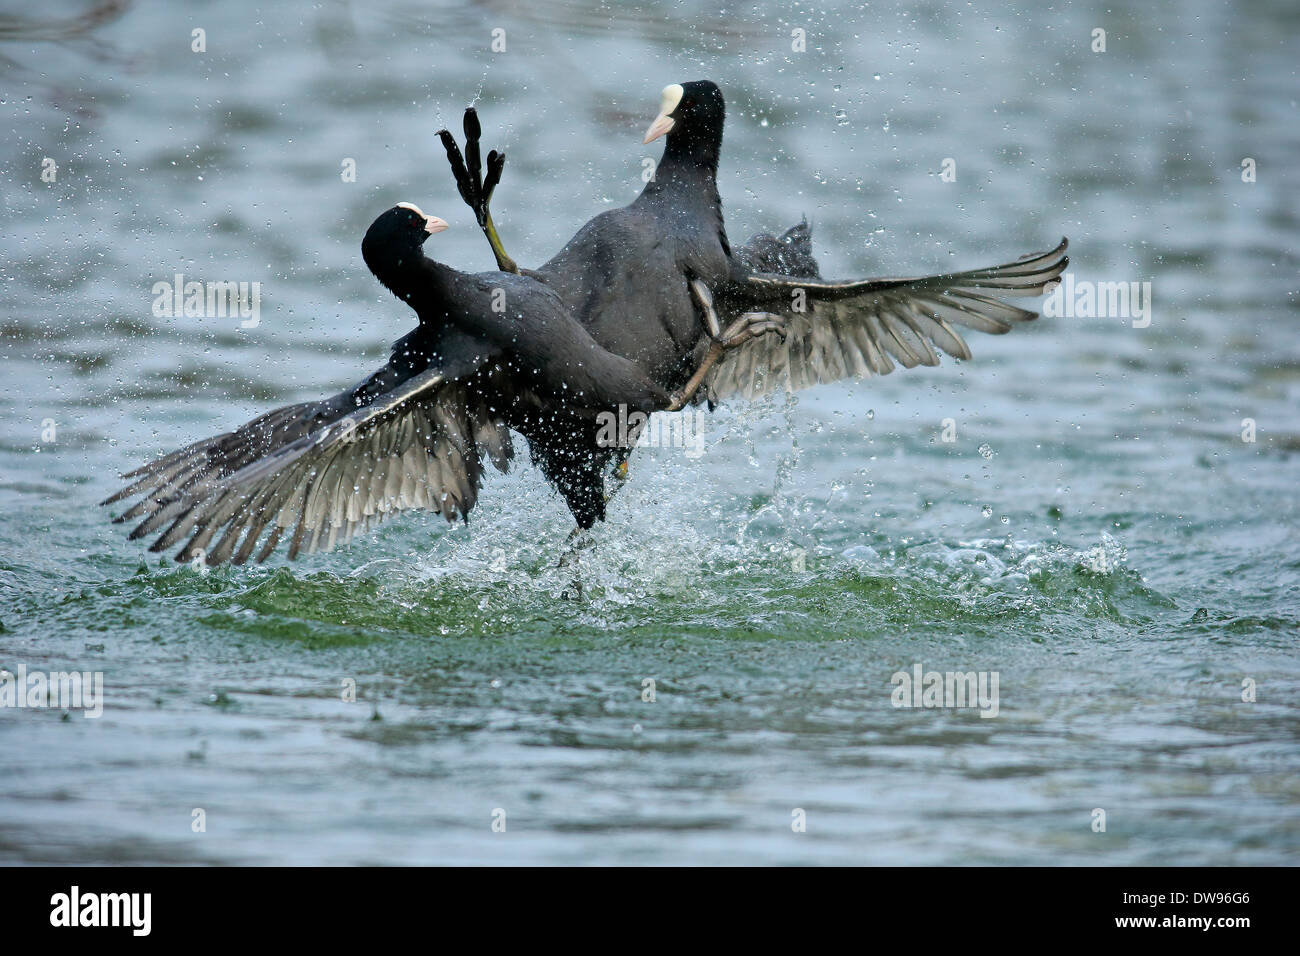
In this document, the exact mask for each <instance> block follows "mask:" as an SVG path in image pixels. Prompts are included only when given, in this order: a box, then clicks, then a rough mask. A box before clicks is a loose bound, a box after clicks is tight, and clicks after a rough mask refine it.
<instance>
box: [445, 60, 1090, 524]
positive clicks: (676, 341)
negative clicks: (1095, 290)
mask: <svg viewBox="0 0 1300 956" xmlns="http://www.w3.org/2000/svg"><path fill="white" fill-rule="evenodd" d="M472 112H473V111H472V110H471V111H468V112H467V121H466V135H467V138H468V139H474V138H476V137H477V135H478V132H479V123H478V118H477V116H476V115H475V116H474V117H473V119H472V121H471V120H470V119H469V114H470V113H472ZM725 119H726V107H725V103H724V101H723V97H722V93H721V91H720V90H719V89H718V87H717V86H716V85H715V84H714V83H712V82H710V81H708V80H699V81H695V82H691V83H683V84H679V85H678V84H674V85H672V86H669V87H666V88H665V89H664V91H663V94H662V100H661V104H660V113H659V116H657V117H656V119H655V121H654V122H653V123H652V125H651V127H650V129H649V131H648V132H647V134H646V137H645V141H646V142H647V143H648V142H651V141H652V140H654V139H656V138H658V137H659V136H662V135H666V137H667V139H666V143H665V147H664V153H663V158H662V160H661V161H660V162H659V164H658V166H657V167H656V169H655V171H654V177H653V178H652V179H651V180H650V182H648V183H647V184H646V186H645V188H644V189H643V190H642V192H641V194H640V195H639V196H638V197H637V198H636V199H635V200H634V201H633V202H632V203H631V204H629V205H627V206H625V207H623V208H621V209H614V210H609V211H607V212H603V213H601V214H600V215H598V216H596V217H595V218H593V219H591V220H590V221H589V222H588V223H587V224H586V225H585V226H583V227H582V228H581V229H580V230H579V231H578V232H577V234H576V235H574V237H573V238H572V239H570V240H569V242H568V243H567V244H566V245H565V246H564V248H563V249H561V250H560V252H559V253H558V254H557V255H556V256H555V257H554V258H552V259H551V260H550V261H548V262H546V263H545V264H544V265H542V266H540V267H538V268H537V269H536V270H525V272H526V274H528V275H531V276H536V277H537V278H539V279H540V280H541V281H542V282H544V283H545V284H546V285H547V286H548V287H549V288H551V289H553V290H554V291H555V292H556V293H557V294H558V295H559V296H560V298H561V300H562V301H563V302H564V303H565V305H566V306H567V307H568V308H569V310H570V312H571V313H572V315H573V316H574V318H575V319H577V321H578V322H580V323H581V324H582V325H584V326H585V327H586V328H587V329H589V330H590V331H591V334H592V336H593V337H594V338H595V339H596V341H597V342H598V343H600V345H601V346H603V347H604V348H606V349H608V350H609V351H611V352H613V353H615V354H618V355H623V356H626V357H627V358H629V359H632V360H633V361H635V362H636V363H637V364H638V365H639V366H640V367H641V368H643V369H644V370H645V371H646V373H647V374H648V375H649V376H650V377H651V378H652V379H653V380H654V381H655V382H657V383H658V384H659V385H661V386H662V387H664V388H666V389H674V390H675V389H680V388H681V387H682V386H683V385H684V384H686V383H687V381H688V379H691V376H692V373H694V372H696V371H697V369H698V370H701V371H703V369H706V368H707V372H706V373H704V374H703V378H702V381H703V384H704V385H705V386H706V387H707V394H708V395H709V396H710V397H712V398H727V397H733V396H740V397H746V398H753V397H757V396H760V395H762V394H764V393H766V392H768V391H771V390H772V389H773V388H778V387H784V388H787V389H797V388H804V387H807V386H810V385H814V384H818V383H821V382H830V381H836V380H838V379H842V378H846V377H850V376H858V377H862V376H867V375H873V374H886V373H888V372H889V371H891V370H892V369H893V368H894V360H897V361H898V362H899V363H900V364H902V365H904V366H906V367H909V368H910V367H913V366H915V365H936V364H938V362H939V358H938V354H937V353H936V351H935V348H936V347H937V348H938V349H940V350H942V351H945V352H947V353H948V354H950V355H953V356H955V357H957V358H962V359H967V358H970V350H969V348H968V347H967V346H966V343H965V341H964V340H963V339H962V338H961V336H960V335H959V334H958V333H957V331H956V330H955V329H954V328H953V326H954V325H963V326H966V327H969V328H974V329H978V330H979V331H983V332H990V333H994V334H998V333H1002V332H1006V331H1008V330H1009V329H1010V328H1011V327H1012V324H1014V323H1018V322H1024V321H1028V320H1030V319H1033V318H1036V314H1035V313H1033V312H1030V311H1027V310H1024V309H1019V308H1017V307H1015V306H1012V305H1009V304H1007V303H1005V302H1001V301H999V300H998V299H996V298H993V297H991V295H990V294H989V293H990V292H993V293H996V294H998V295H1039V294H1041V293H1042V292H1043V291H1044V289H1045V288H1046V286H1047V285H1048V284H1049V283H1051V282H1052V281H1053V280H1055V279H1056V278H1057V277H1059V276H1060V274H1061V273H1062V272H1063V271H1064V269H1065V267H1066V265H1067V264H1068V262H1069V260H1068V259H1067V258H1066V257H1065V255H1064V253H1065V249H1066V242H1065V241H1064V240H1062V242H1061V244H1060V245H1059V246H1058V247H1057V248H1055V249H1053V250H1052V251H1051V252H1047V253H1042V254H1039V255H1035V256H1027V257H1025V258H1024V259H1022V260H1019V261H1017V262H1013V263H1008V264H1006V265H1002V266H996V267H992V268H988V269H976V270H972V271H969V272H959V273H951V274H944V275H936V276H924V277H919V278H906V279H869V280H855V281H849V282H838V281H828V280H824V279H822V278H821V274H820V269H819V268H818V265H817V261H816V259H815V257H814V256H813V253H812V242H811V230H810V229H809V227H808V225H807V222H806V221H805V222H803V223H800V224H799V225H797V226H795V227H793V228H791V229H790V230H788V231H787V232H786V233H785V234H784V235H782V236H781V237H780V238H777V237H774V236H770V235H759V236H755V237H754V238H753V239H751V240H750V241H749V242H748V243H747V244H745V245H744V246H742V247H740V248H738V249H735V250H733V249H732V247H731V244H730V242H729V241H728V238H727V231H726V226H725V223H724V220H723V214H722V202H721V198H720V196H719V194H718V185H717V171H718V162H719V156H720V152H721V148H722V131H723V126H724V123H725ZM443 139H444V143H445V144H447V145H448V153H449V156H451V157H452V165H453V169H454V170H456V173H457V180H458V182H460V183H461V184H462V195H464V194H465V192H466V189H465V185H464V184H465V183H466V181H467V177H466V174H465V172H464V169H463V163H462V164H459V165H458V162H457V160H458V153H454V152H453V150H454V142H453V141H451V140H450V136H449V135H448V134H446V133H445V132H444V133H443ZM475 148H477V144H475ZM501 161H503V160H499V161H498V163H497V165H496V168H495V176H494V178H493V184H494V185H495V181H496V180H497V179H499V178H500V162H501ZM468 191H469V192H470V193H471V194H473V195H474V197H475V198H474V200H472V201H471V200H467V201H470V203H471V206H474V207H475V208H476V212H477V215H478V216H479V221H480V224H481V223H483V221H484V219H485V217H486V218H489V219H490V217H488V216H487V197H485V196H484V195H483V193H482V192H481V191H479V192H475V189H474V187H473V185H472V182H471V185H470V187H469V190H468ZM489 239H491V240H492V242H493V247H494V251H495V252H496V253H497V258H498V261H499V262H502V261H505V262H511V260H510V259H509V257H508V256H505V255H504V251H503V250H502V249H501V248H500V241H499V239H498V238H497V237H496V235H495V230H493V231H492V232H491V233H490V234H489ZM511 264H512V265H513V263H511ZM693 282H702V283H703V284H704V285H705V286H706V287H707V288H708V289H709V290H711V291H712V295H713V299H714V301H715V303H716V306H717V316H716V318H717V319H718V321H719V323H720V324H721V325H722V326H726V325H728V324H729V323H730V322H732V321H733V320H736V319H738V318H740V317H742V316H745V315H753V314H755V313H768V314H769V317H770V316H772V315H775V316H779V317H780V319H781V320H782V322H783V334H780V335H771V334H758V335H753V336H748V337H742V339H743V341H742V340H740V339H738V340H737V342H736V343H735V344H734V347H729V348H720V347H719V345H718V343H716V342H715V341H714V340H713V339H712V338H711V336H710V335H709V334H707V333H706V328H705V325H704V324H703V323H702V322H701V321H700V320H701V310H700V305H699V303H698V301H697V297H696V296H693V295H692V291H691V285H692V283H693ZM771 325H772V323H767V325H766V326H765V327H770V326H771ZM715 363H716V364H715ZM591 452H592V453H591V455H590V456H588V465H587V474H586V475H585V477H584V478H583V481H584V482H585V483H586V485H587V486H588V488H589V494H590V496H591V497H592V498H593V499H599V500H600V502H601V503H600V504H599V505H598V506H597V507H598V510H599V511H600V514H601V516H602V517H603V511H604V505H603V501H604V480H603V473H602V468H603V466H605V465H606V464H607V463H608V461H609V460H610V459H611V458H612V457H614V456H615V455H616V454H618V452H617V450H614V449H596V448H593V449H592V450H591Z"/></svg>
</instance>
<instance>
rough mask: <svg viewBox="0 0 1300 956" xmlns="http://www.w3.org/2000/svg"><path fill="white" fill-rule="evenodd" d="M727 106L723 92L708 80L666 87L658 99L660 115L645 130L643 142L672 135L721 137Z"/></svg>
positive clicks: (670, 137)
mask: <svg viewBox="0 0 1300 956" xmlns="http://www.w3.org/2000/svg"><path fill="white" fill-rule="evenodd" d="M725 118H726V107H725V105H724V104H723V102H722V91H721V90H720V89H718V87H717V84H715V83H711V82H709V81H708V80H694V81H692V82H690V83H673V84H672V85H671V86H665V87H664V90H663V93H662V94H661V95H660V100H659V115H658V116H656V117H655V121H654V122H653V123H651V124H650V128H649V129H648V130H646V134H645V139H644V140H642V142H643V143H650V142H653V141H654V140H656V139H658V138H659V137H660V136H663V135H664V134H665V133H667V134H669V139H670V140H673V139H693V140H702V141H705V142H711V141H713V140H719V141H720V140H721V139H722V121H723V120H724V119H725Z"/></svg>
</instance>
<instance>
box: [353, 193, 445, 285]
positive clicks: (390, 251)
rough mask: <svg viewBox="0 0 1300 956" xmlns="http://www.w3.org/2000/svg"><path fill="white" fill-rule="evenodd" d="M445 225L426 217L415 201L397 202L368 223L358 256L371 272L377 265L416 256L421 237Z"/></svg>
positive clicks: (432, 217) (440, 221)
mask: <svg viewBox="0 0 1300 956" xmlns="http://www.w3.org/2000/svg"><path fill="white" fill-rule="evenodd" d="M446 228H447V224H446V223H445V222H443V221H442V220H441V219H439V218H438V217H437V216H426V215H425V214H424V213H423V212H422V211H421V210H420V207H419V206H417V205H415V203H409V202H399V203H398V204H397V205H396V206H394V207H393V208H392V209H390V210H388V211H387V212H385V213H384V214H383V215H381V216H380V217H379V218H378V219H376V220H375V221H374V222H372V223H371V224H370V228H369V229H367V230H366V237H365V238H364V239H362V240H361V255H362V257H363V258H364V259H365V260H366V265H368V266H369V267H370V269H371V271H372V272H374V271H377V269H376V267H377V266H378V267H382V266H384V265H388V264H390V263H393V262H396V261H400V260H401V259H403V258H406V257H407V256H413V255H415V254H416V253H417V252H418V251H419V248H420V246H422V245H423V244H424V240H426V239H428V238H429V237H430V236H431V235H433V234H434V233H435V232H442V231H443V230H444V229H446Z"/></svg>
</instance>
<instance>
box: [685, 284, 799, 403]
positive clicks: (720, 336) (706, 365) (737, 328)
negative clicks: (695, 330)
mask: <svg viewBox="0 0 1300 956" xmlns="http://www.w3.org/2000/svg"><path fill="white" fill-rule="evenodd" d="M690 290H691V298H693V299H694V300H695V304H696V305H697V306H698V307H699V309H700V313H701V317H702V319H703V322H704V328H705V331H707V332H708V333H709V338H711V339H713V342H712V344H710V345H709V350H708V352H706V353H705V355H704V360H703V361H702V362H700V366H699V368H697V369H696V370H695V374H694V375H692V376H691V377H690V380H689V381H687V383H686V385H685V386H683V387H682V388H681V390H680V391H677V392H674V393H673V394H672V396H671V398H672V402H671V404H669V406H668V408H667V411H670V412H676V411H680V410H681V409H683V408H685V407H686V406H687V405H688V404H690V401H691V399H692V398H694V397H695V393H696V392H697V391H699V388H700V386H701V385H702V384H703V383H704V378H705V376H707V375H708V374H709V372H710V371H711V370H712V369H713V366H715V365H717V364H718V360H719V359H721V358H722V356H723V355H725V354H726V353H727V352H728V351H730V350H731V349H734V348H739V347H740V346H742V345H744V344H745V343H746V342H748V341H749V340H750V339H756V338H758V337H759V336H760V335H765V334H767V333H768V332H775V333H776V334H777V335H779V336H781V338H782V339H783V340H784V339H785V336H786V331H787V329H786V319H785V317H784V316H780V315H777V314H776V313H774V312H746V313H744V314H743V315H741V316H740V317H739V318H738V319H736V321H734V322H732V323H731V324H730V325H729V326H727V327H726V328H725V329H724V328H722V323H721V321H719V319H718V313H717V311H716V310H715V309H714V308H713V293H711V292H710V291H709V287H708V286H706V285H705V284H704V283H703V282H701V281H700V280H699V279H692V280H691V281H690Z"/></svg>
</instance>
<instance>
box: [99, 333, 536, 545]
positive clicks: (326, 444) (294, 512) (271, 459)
mask: <svg viewBox="0 0 1300 956" xmlns="http://www.w3.org/2000/svg"><path fill="white" fill-rule="evenodd" d="M404 341H405V340H404ZM402 344H403V343H398V347H399V349H400V348H401V346H402ZM461 344H463V343H461ZM452 351H457V350H452ZM494 352H495V350H491V349H485V348H483V347H481V345H480V346H479V347H477V348H472V349H460V350H459V354H458V355H456V356H454V357H452V356H451V355H450V353H449V352H448V351H447V350H444V351H443V356H442V357H443V359H444V360H443V361H440V362H439V363H438V364H436V365H432V366H430V367H428V368H426V369H425V370H424V371H421V372H419V373H417V374H414V375H410V374H407V371H409V370H407V369H405V368H404V367H403V365H402V357H401V356H400V355H399V354H395V355H394V360H393V362H390V364H389V365H388V366H386V367H385V368H384V369H382V370H381V371H380V372H378V373H376V374H375V375H374V376H372V377H371V378H370V379H368V380H366V381H365V382H362V383H361V384H360V385H358V386H357V387H356V388H354V389H351V390H349V391H347V392H344V393H342V394H340V395H336V396H334V397H333V398H331V399H326V400H324V401H320V402H307V403H303V404H299V405H290V406H287V407H285V408H279V409H276V410H275V411H272V412H268V413H267V414H265V415H262V416H261V417H259V418H257V419H255V420H253V421H251V422H249V423H248V424H246V425H244V426H243V427H241V428H239V429H236V430H235V431H233V432H227V433H226V434H223V435H217V436H216V437H214V438H208V439H205V440H203V441H200V442H195V443H194V444H193V445H189V446H188V447H186V448H182V449H180V450H179V451H176V452H173V453H172V454H170V455H167V456H165V457H163V458H160V459H159V460H157V461H155V462H153V463H152V464H149V465H145V466H144V467H143V468H139V469H137V470H136V471H133V472H131V473H129V474H127V475H125V476H124V477H125V478H128V479H135V480H134V481H133V482H132V483H131V484H130V485H128V486H127V487H126V488H123V489H122V490H121V491H119V492H118V493H117V494H115V495H113V496H112V497H110V498H108V499H107V500H105V501H104V502H103V504H106V505H107V504H112V503H114V502H118V501H122V500H124V499H129V498H134V497H137V496H141V497H140V500H139V501H138V502H136V503H135V504H134V505H133V506H132V507H130V508H129V509H127V511H125V512H124V513H123V514H121V515H119V516H117V517H116V518H114V521H115V522H123V521H134V520H136V519H142V520H141V521H140V523H139V524H138V525H137V526H136V528H135V529H134V530H133V531H132V532H131V535H130V537H131V538H132V539H137V538H143V537H149V536H152V535H155V534H158V535H159V537H158V539H157V540H156V541H155V542H154V543H153V544H152V545H151V546H150V550H151V551H163V550H166V549H167V548H171V547H173V546H175V545H177V544H178V543H180V542H181V541H183V540H185V539H187V538H188V541H186V543H185V544H184V546H183V547H182V548H181V549H180V551H179V552H178V553H177V555H176V560H177V561H190V560H194V559H195V558H196V557H197V558H201V559H203V560H204V561H205V562H206V563H207V564H209V565H217V564H221V563H222V562H224V561H233V562H234V563H235V564H243V563H244V562H245V561H247V560H248V559H249V558H250V557H251V556H252V555H253V554H254V551H255V550H256V549H257V547H258V544H259V542H262V544H261V550H260V551H257V556H256V560H257V561H259V562H260V561H264V560H266V558H267V557H268V556H269V555H270V554H271V553H272V552H273V551H274V550H275V547H276V545H277V544H278V543H279V542H280V540H281V538H282V537H283V536H284V535H285V533H286V532H291V538H290V544H289V557H290V558H296V557H297V556H298V555H299V554H300V553H302V552H306V553H308V554H310V553H312V552H314V551H317V550H329V549H330V548H333V547H334V546H335V545H336V544H338V543H340V542H344V543H346V542H347V541H350V540H351V539H352V537H353V535H355V534H357V533H359V532H365V531H367V530H369V529H370V528H371V527H373V526H374V525H376V524H378V523H379V522H381V521H383V520H384V519H385V518H387V517H389V516H390V515H393V514H396V513H397V512H400V511H405V510H408V509H413V508H424V509H428V510H431V511H434V512H436V513H438V514H441V515H443V516H444V517H445V518H446V519H447V520H448V521H454V520H455V519H456V518H457V517H463V516H465V515H466V514H467V513H468V512H469V511H470V509H471V508H473V507H474V503H475V501H476V500H477V497H478V489H479V487H480V486H481V484H482V479H483V472H484V458H488V459H490V460H491V461H492V463H493V464H495V465H496V467H497V468H498V469H499V470H501V471H505V470H506V468H507V467H508V465H509V461H510V459H511V458H512V457H513V448H512V446H511V442H510V433H509V431H508V429H507V427H506V425H505V423H504V422H503V421H502V419H501V414H500V412H499V411H496V410H494V409H493V408H492V407H491V404H492V403H491V402H490V401H489V399H488V398H487V397H485V394H484V392H483V390H482V389H481V388H479V387H478V385H479V384H481V381H482V379H483V378H484V376H483V375H479V376H477V378H476V373H477V372H478V371H479V370H480V369H482V368H484V366H485V364H486V363H487V362H488V361H489V360H490V359H491V357H492V356H493V354H494ZM471 353H472V354H471ZM214 541H215V543H214Z"/></svg>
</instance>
